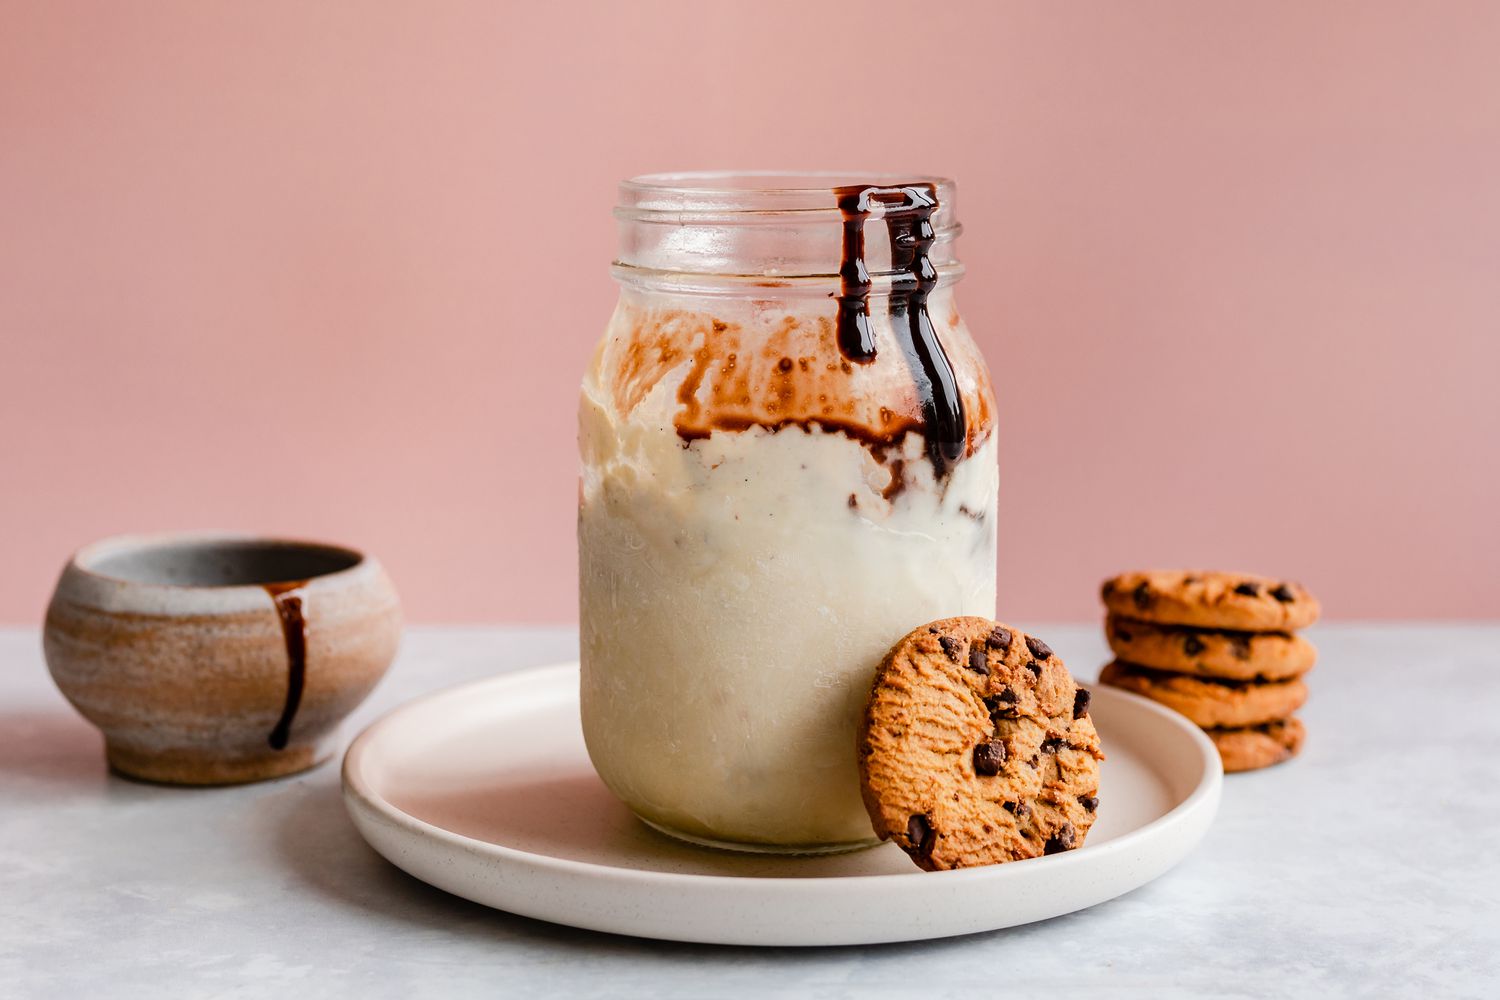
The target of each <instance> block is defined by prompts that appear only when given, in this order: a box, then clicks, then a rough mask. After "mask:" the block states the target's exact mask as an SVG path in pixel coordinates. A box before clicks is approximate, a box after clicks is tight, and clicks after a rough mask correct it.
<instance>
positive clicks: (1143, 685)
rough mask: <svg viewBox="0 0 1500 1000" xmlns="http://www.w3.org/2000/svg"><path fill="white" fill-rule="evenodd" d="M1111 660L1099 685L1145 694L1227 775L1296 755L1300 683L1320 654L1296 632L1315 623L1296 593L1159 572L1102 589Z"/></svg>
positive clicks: (1303, 693) (1275, 584)
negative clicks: (1201, 736)
mask: <svg viewBox="0 0 1500 1000" xmlns="http://www.w3.org/2000/svg"><path fill="white" fill-rule="evenodd" d="M1101 594H1102V597H1103V599H1104V606H1105V608H1106V609H1107V610H1108V612H1109V616H1108V618H1107V619H1106V620H1105V624H1104V631H1105V634H1106V636H1107V638H1108V639H1109V647H1110V649H1111V650H1112V651H1113V652H1114V655H1115V659H1114V660H1113V661H1112V662H1111V663H1109V664H1108V665H1107V666H1105V668H1104V670H1103V671H1102V672H1101V673H1100V674H1099V681H1100V683H1102V684H1111V685H1113V686H1115V687H1118V688H1123V689H1125V690H1126V691H1132V692H1134V693H1136V694H1141V695H1145V696H1146V697H1147V698H1151V699H1153V700H1154V701H1158V702H1160V703H1161V704H1163V705H1166V706H1167V707H1169V708H1172V709H1175V710H1176V711H1178V712H1181V713H1182V714H1183V715H1185V716H1187V717H1188V719H1190V720H1192V721H1193V722H1194V723H1196V724H1197V725H1199V726H1201V727H1202V728H1203V730H1204V731H1205V732H1206V733H1207V734H1208V737H1209V739H1211V740H1213V742H1214V745H1215V746H1216V747H1218V748H1219V756H1220V757H1221V758H1222V759H1223V761H1224V770H1225V771H1253V770H1256V769H1258V768H1262V767H1270V766H1271V765H1272V764H1280V763H1281V762H1282V761H1285V760H1289V759H1291V758H1292V757H1294V756H1296V754H1297V752H1298V751H1299V750H1301V748H1302V741H1303V738H1304V735H1305V731H1304V729H1303V726H1302V720H1301V719H1298V718H1296V717H1295V716H1294V715H1293V714H1292V713H1293V712H1295V711H1296V710H1297V709H1299V708H1301V707H1302V704H1303V702H1305V701H1306V700H1307V685H1306V684H1305V683H1304V682H1303V680H1302V675H1303V674H1305V673H1307V671H1308V670H1311V669H1312V666H1313V663H1314V661H1315V660H1316V659H1317V650H1316V649H1315V648H1314V647H1313V645H1312V643H1310V642H1308V641H1307V640H1306V639H1304V638H1303V637H1302V636H1300V635H1298V634H1297V633H1296V630H1297V629H1302V628H1306V627H1307V626H1309V625H1311V624H1312V623H1313V622H1314V621H1316V620H1317V617H1318V611H1319V608H1318V602H1317V600H1316V599H1315V598H1314V597H1313V596H1312V595H1311V594H1309V593H1308V592H1307V591H1306V590H1305V589H1303V588H1302V586H1301V585H1300V584H1295V583H1286V582H1282V581H1279V580H1271V579H1267V578H1265V577H1260V576H1252V575H1249V574H1246V573H1215V572H1193V571H1155V572H1138V573H1122V574H1120V575H1119V576H1116V577H1112V578H1110V579H1109V580H1106V581H1104V586H1103V588H1102V591H1101Z"/></svg>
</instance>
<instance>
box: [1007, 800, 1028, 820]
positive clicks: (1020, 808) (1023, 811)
mask: <svg viewBox="0 0 1500 1000" xmlns="http://www.w3.org/2000/svg"><path fill="white" fill-rule="evenodd" d="M1004 805H1005V811H1006V812H1008V813H1010V814H1011V815H1012V816H1014V817H1015V818H1016V819H1025V818H1026V817H1027V816H1028V815H1029V814H1030V813H1031V807H1030V806H1029V805H1027V804H1026V803H1024V802H1007V803H1005V804H1004Z"/></svg>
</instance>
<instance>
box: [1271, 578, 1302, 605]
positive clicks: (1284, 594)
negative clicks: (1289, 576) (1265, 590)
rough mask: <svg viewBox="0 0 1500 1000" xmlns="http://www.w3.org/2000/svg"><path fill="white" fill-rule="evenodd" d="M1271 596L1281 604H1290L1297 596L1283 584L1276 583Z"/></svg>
mask: <svg viewBox="0 0 1500 1000" xmlns="http://www.w3.org/2000/svg"><path fill="white" fill-rule="evenodd" d="M1271 596H1272V597H1274V598H1276V599H1277V600H1278V601H1280V602H1281V603H1282V604H1290V603H1291V602H1293V601H1295V600H1296V599H1297V595H1296V594H1295V593H1293V592H1292V588H1291V587H1289V586H1287V585H1286V584H1284V583H1278V584H1277V585H1276V589H1275V590H1273V591H1271Z"/></svg>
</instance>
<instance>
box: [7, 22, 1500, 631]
mask: <svg viewBox="0 0 1500 1000" xmlns="http://www.w3.org/2000/svg"><path fill="white" fill-rule="evenodd" d="M922 6H924V7H928V8H937V7H939V6H941V7H942V8H943V11H944V12H941V13H935V14H932V15H930V16H929V17H928V18H927V19H925V20H924V18H923V17H920V16H918V15H916V14H914V13H913V11H915V10H917V9H918V5H913V4H912V3H910V2H902V3H877V4H864V5H858V7H855V6H851V7H850V8H849V10H851V11H852V10H861V11H863V12H862V13H839V12H838V11H837V9H836V5H834V4H820V3H808V2H799V3H785V4H782V3H769V2H767V3H738V4H710V3H691V2H688V3H645V4H603V3H601V4H598V5H589V6H585V5H569V4H544V3H534V2H527V3H514V4H508V5H507V4H501V3H453V2H441V3H431V4H417V3H410V4H394V3H382V4H370V3H360V4H355V3H318V4H304V3H270V4H267V3H239V4H227V3H198V2H191V3H186V2H185V3H167V2H155V3H150V4H129V5H127V4H110V3H59V2H51V0H48V2H36V3H23V4H17V3H14V2H3V3H0V18H3V21H0V565H3V571H0V620H9V621H19V622H34V621H36V620H37V619H38V617H39V615H40V613H41V610H42V608H43V605H44V602H45V599H46V595H47V593H48V591H49V588H50V586H51V584H52V580H53V576H54V574H55V572H56V571H57V569H58V568H59V566H60V564H61V562H62V560H63V559H64V557H65V556H66V554H67V552H68V551H69V550H70V549H72V548H73V547H75V546H76V545H78V544H80V543H82V542H84V541H87V540H89V539H91V538H94V537H96V536H99V535H103V534H107V533H113V532H117V531H124V530H144V529H161V528H168V527H178V526H230V527H238V528H247V529H260V530H266V531H275V532H288V533H296V534H301V535H308V536H320V537H328V538H331V539H334V540H346V541H349V542H351V543H353V544H358V545H364V546H367V547H369V548H370V549H372V550H374V551H376V552H378V553H380V554H381V555H382V556H383V557H384V559H385V561H386V563H387V564H388V565H389V567H390V568H391V570H392V572H393V574H394V575H395V577H396V579H397V582H398V584H399V585H400V586H401V588H402V590H403V592H404V595H405V597H406V600H407V605H408V609H409V611H410V614H411V616H412V617H413V618H414V619H416V620H428V621H433V620H446V621H455V620H511V621H520V620H567V619H569V618H571V617H572V616H573V615H574V613H575V612H574V548H573V522H574V503H575V489H576V488H575V484H574V443H573V438H574V409H575V398H576V396H575V393H576V385H577V381H578V377H579V374H580V372H581V370H582V367H583V364H584V361H585V358H586V357H587V355H588V353H589V351H590V348H591V346H592V344H593V342H594V340H595V339H596V338H597V336H598V335H599V333H600V330H601V327H602V324H603V323H604V320H605V318H606V316H607V315H608V312H609V309H610V306H611V302H612V297H613V292H614V289H613V287H612V284H611V282H610V279H609V276H608V274H607V272H606V265H607V264H608V261H609V259H610V256H611V251H612V244H613V227H612V223H611V219H610V215H609V211H610V207H611V205H612V199H613V195H614V191H613V184H614V182H615V181H616V180H617V179H618V178H620V177H623V176H626V175H630V174H634V173H640V172H644V171H649V170H660V169H674V168H677V169H681V168H707V167H726V166H744V167H774V166H791V167H811V166H825V167H846V166H856V167H869V168H884V169H898V170H899V169H913V170H924V171H936V172H942V173H948V174H951V175H954V176H956V177H957V178H958V181H959V186H960V193H961V198H960V203H961V206H962V215H963V217H964V221H965V222H966V224H967V227H968V235H967V236H965V238H964V240H963V243H962V251H963V254H964V257H965V258H966V260H967V262H968V264H969V266H970V278H969V279H968V281H967V282H966V284H965V286H964V287H963V288H962V289H961V302H962V304H963V305H964V307H965V312H966V314H967V317H968V320H969V323H970V325H971V326H972V327H973V328H974V330H975V331H976V332H977V334H978V336H979V337H980V339H981V343H982V345H983V347H984V348H985V350H986V353H987V354H988V356H989V358H990V362H991V364H992V365H993V366H1013V367H1015V368H1018V369H1019V370H1020V371H1022V372H1023V373H1024V374H1025V377H1024V378H1022V379H1020V380H1008V381H1009V382H1010V384H1011V385H1021V386H1023V387H1024V390H1023V391H1022V392H1021V393H1019V394H1016V395H1011V396H1008V397H1006V398H1003V399H1001V400H1000V421H1001V423H1000V426H1001V431H1002V434H1003V437H1002V447H1003V452H1004V456H1003V457H1004V461H1005V462H1006V463H1007V464H1008V465H1009V467H1010V468H1012V469H1015V468H1021V469H1025V470H1028V471H1027V473H1026V475H1025V476H1024V477H1022V476H1014V475H1013V476H1011V477H1010V478H1009V479H1008V480H1007V481H1005V482H1004V483H1003V484H1002V490H1003V498H1002V513H1003V517H1004V520H1003V521H1002V532H1003V538H1002V549H1003V553H1002V565H1001V573H1002V585H1001V611H1002V614H1003V615H1004V616H1005V617H1008V618H1010V619H1012V620H1017V621H1026V620H1034V619H1039V618H1064V617H1066V618H1087V617H1092V616H1094V615H1096V614H1097V611H1096V604H1095V597H1094V588H1095V585H1096V583H1097V581H1098V580H1099V579H1100V578H1101V577H1102V576H1104V575H1106V574H1107V573H1109V572H1111V571H1114V570H1117V569H1121V568H1126V567H1131V566H1135V565H1137V564H1156V565H1169V564H1195V565H1209V566H1227V567H1242V568H1249V569H1258V570H1262V571H1264V572H1267V573H1271V574H1283V575H1290V576H1294V577H1298V578H1300V579H1302V580H1303V581H1304V582H1306V583H1307V584H1309V585H1310V586H1311V587H1313V588H1314V589H1315V590H1316V591H1317V592H1319V593H1320V594H1321V595H1322V597H1323V598H1324V602H1325V604H1326V605H1327V606H1328V612H1329V616H1330V617H1340V618H1351V617H1374V616H1395V617H1480V616H1494V615H1496V614H1500V527H1497V524H1500V517H1497V511H1500V402H1497V399H1500V57H1497V53H1500V5H1493V4H1488V5H1487V4H1472V5H1466V4H1458V3H1439V4H1410V3H1384V4H1380V3H1348V4H1343V3H1316V4H1305V3H1300V2H1296V3H1272V4H1267V3H1244V4H1230V3H1212V4H1201V3H1196V2H1181V3H1133V4H1112V3H1100V4H1085V5H1079V4H1067V5H1058V4H1049V3H1034V4H1032V3H1026V4H1013V3H1012V4H988V3H983V4H981V3H973V4H953V5H947V4H945V5H922ZM851 68H852V69H851ZM913 135H920V142H914V141H913V139H912V136H913Z"/></svg>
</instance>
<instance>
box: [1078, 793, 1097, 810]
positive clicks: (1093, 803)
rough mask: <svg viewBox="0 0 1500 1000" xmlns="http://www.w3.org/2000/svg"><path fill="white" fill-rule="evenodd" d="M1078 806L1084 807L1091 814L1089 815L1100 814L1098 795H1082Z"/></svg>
mask: <svg viewBox="0 0 1500 1000" xmlns="http://www.w3.org/2000/svg"><path fill="white" fill-rule="evenodd" d="M1078 804H1079V805H1081V806H1083V808H1084V811H1085V812H1089V813H1095V812H1098V811H1099V796H1097V795H1080V796H1078Z"/></svg>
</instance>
